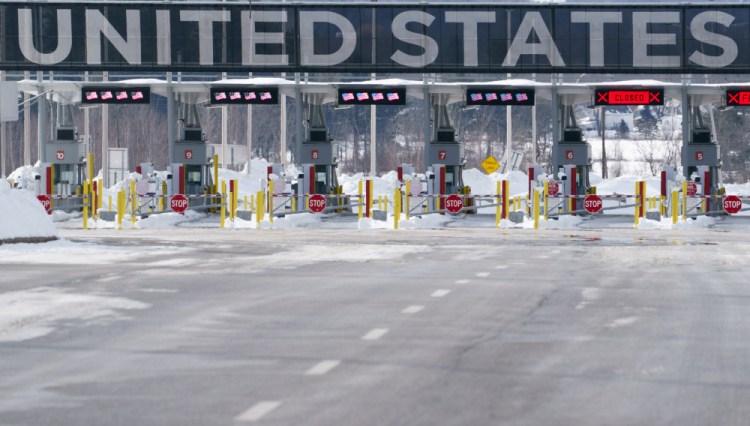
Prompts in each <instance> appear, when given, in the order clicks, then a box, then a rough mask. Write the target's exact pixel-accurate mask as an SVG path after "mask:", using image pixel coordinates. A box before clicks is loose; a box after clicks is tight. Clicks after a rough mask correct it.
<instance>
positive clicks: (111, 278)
mask: <svg viewBox="0 0 750 426" xmlns="http://www.w3.org/2000/svg"><path fill="white" fill-rule="evenodd" d="M119 279H122V277H121V276H119V275H112V276H109V277H104V278H99V279H98V280H97V281H99V282H100V283H108V282H110V281H116V280H119Z"/></svg>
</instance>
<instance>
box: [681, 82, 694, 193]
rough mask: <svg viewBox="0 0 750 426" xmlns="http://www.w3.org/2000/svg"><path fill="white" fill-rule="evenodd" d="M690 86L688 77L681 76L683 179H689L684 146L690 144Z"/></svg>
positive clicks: (691, 109) (691, 110)
mask: <svg viewBox="0 0 750 426" xmlns="http://www.w3.org/2000/svg"><path fill="white" fill-rule="evenodd" d="M689 84H690V75H689V74H683V76H682V164H683V166H682V174H683V175H685V179H690V176H688V167H687V166H686V165H685V164H687V150H686V148H685V147H686V146H687V144H688V143H690V129H691V125H692V123H691V119H692V113H693V108H692V105H691V104H690V95H688V85H689Z"/></svg>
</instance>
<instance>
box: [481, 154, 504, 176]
mask: <svg viewBox="0 0 750 426" xmlns="http://www.w3.org/2000/svg"><path fill="white" fill-rule="evenodd" d="M482 167H484V171H485V172H487V174H491V173H495V171H496V170H497V169H498V168H500V163H498V162H497V160H496V159H495V157H493V156H492V155H490V156H489V157H487V158H485V159H484V161H482Z"/></svg>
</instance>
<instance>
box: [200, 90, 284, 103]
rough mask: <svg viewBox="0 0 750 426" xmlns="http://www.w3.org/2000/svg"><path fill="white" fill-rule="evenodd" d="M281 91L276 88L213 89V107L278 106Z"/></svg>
mask: <svg viewBox="0 0 750 426" xmlns="http://www.w3.org/2000/svg"><path fill="white" fill-rule="evenodd" d="M278 103H279V89H278V88H276V87H212V88H211V104H212V105H252V104H262V105H276V104H278Z"/></svg>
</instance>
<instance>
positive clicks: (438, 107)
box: [425, 94, 466, 208]
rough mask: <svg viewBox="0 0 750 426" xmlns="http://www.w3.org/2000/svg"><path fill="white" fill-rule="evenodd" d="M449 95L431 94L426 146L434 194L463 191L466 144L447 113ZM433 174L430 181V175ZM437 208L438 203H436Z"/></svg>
mask: <svg viewBox="0 0 750 426" xmlns="http://www.w3.org/2000/svg"><path fill="white" fill-rule="evenodd" d="M448 100H449V95H447V94H433V95H431V103H432V137H431V139H430V143H429V144H428V145H427V153H426V154H425V155H426V157H427V173H428V191H431V192H430V193H432V194H441V195H448V194H459V193H463V192H464V187H465V186H464V181H463V169H464V164H466V160H465V158H464V146H463V144H462V143H460V142H459V141H458V140H457V138H456V130H455V129H454V128H453V126H452V125H451V121H450V116H449V114H448ZM430 174H432V175H433V179H432V182H429V175H430ZM433 207H438V208H439V206H433Z"/></svg>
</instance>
